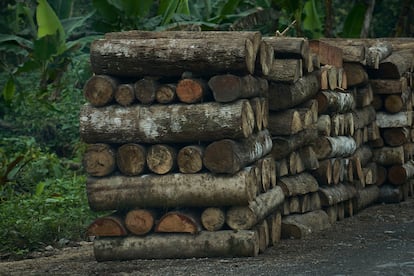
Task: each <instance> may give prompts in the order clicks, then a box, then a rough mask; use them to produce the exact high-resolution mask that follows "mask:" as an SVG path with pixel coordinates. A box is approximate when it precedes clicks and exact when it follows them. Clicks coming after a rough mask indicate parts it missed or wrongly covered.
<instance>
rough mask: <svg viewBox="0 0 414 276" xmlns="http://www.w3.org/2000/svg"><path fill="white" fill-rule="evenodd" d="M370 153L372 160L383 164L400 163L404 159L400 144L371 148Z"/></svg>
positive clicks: (402, 162)
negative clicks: (397, 145)
mask: <svg viewBox="0 0 414 276" xmlns="http://www.w3.org/2000/svg"><path fill="white" fill-rule="evenodd" d="M372 153H373V157H372V160H373V161H374V162H377V163H378V164H380V165H384V166H391V165H402V164H404V161H405V159H404V148H403V147H402V146H399V147H382V148H378V149H373V151H372Z"/></svg>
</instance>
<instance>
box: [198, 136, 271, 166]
mask: <svg viewBox="0 0 414 276" xmlns="http://www.w3.org/2000/svg"><path fill="white" fill-rule="evenodd" d="M271 150H272V139H271V137H270V134H269V131H268V130H263V131H260V132H258V133H255V134H253V135H251V136H250V137H249V138H246V139H241V140H237V141H236V140H230V139H224V140H219V141H216V142H213V143H211V144H209V145H208V146H207V147H206V150H205V152H204V157H203V163H204V166H205V167H206V168H207V169H208V170H210V171H211V172H215V173H229V174H234V173H236V172H238V171H239V170H241V169H242V168H243V167H245V166H247V165H249V164H251V163H253V162H255V161H257V160H258V159H260V158H262V157H263V156H265V155H267V154H268V153H270V151H271Z"/></svg>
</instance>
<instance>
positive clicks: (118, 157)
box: [80, 31, 284, 261]
mask: <svg viewBox="0 0 414 276" xmlns="http://www.w3.org/2000/svg"><path fill="white" fill-rule="evenodd" d="M260 43H261V35H260V33H256V32H244V33H241V32H220V33H216V32H208V33H198V32H161V33H152V32H140V31H132V32H123V33H109V34H107V35H106V36H105V38H103V39H100V40H97V41H95V42H94V43H93V44H92V47H91V64H92V68H93V71H94V73H95V75H94V76H92V77H91V79H90V80H89V81H88V82H87V84H86V85H85V89H84V92H85V93H84V94H85V97H86V99H87V100H88V104H86V105H85V106H84V107H83V108H82V110H81V115H80V132H81V138H82V139H83V140H84V141H85V142H86V143H88V144H89V148H88V150H87V151H86V153H85V155H84V167H85V169H86V171H87V173H88V174H89V178H88V181H87V187H86V189H87V195H88V200H89V205H90V207H91V209H93V210H96V211H109V212H113V213H111V214H110V215H108V216H103V217H100V218H98V219H96V220H95V221H94V222H93V223H92V224H91V225H90V226H89V228H88V233H89V235H93V236H98V237H99V238H97V239H95V241H94V251H95V257H96V259H97V260H99V261H104V260H114V259H118V260H125V259H136V258H183V257H213V256H220V257H225V256H255V255H257V254H258V253H259V252H262V251H264V250H265V249H266V248H267V247H268V246H269V245H272V244H274V243H276V242H278V241H279V239H280V228H281V214H280V211H279V208H280V206H282V204H283V201H284V193H283V191H282V188H281V187H280V186H277V185H276V175H275V173H276V169H275V163H274V160H273V158H272V157H271V156H270V155H269V154H270V152H271V150H272V139H271V135H270V133H269V130H268V123H269V122H268V121H269V115H268V80H266V79H265V78H263V76H265V74H260V77H259V75H258V74H256V73H257V72H256V70H255V66H256V63H258V64H260V62H259V61H256V60H257V53H258V52H259V48H260ZM269 58H270V57H269ZM261 60H262V62H263V64H271V60H270V61H268V60H266V59H264V58H262V59H261ZM235 230H236V231H235Z"/></svg>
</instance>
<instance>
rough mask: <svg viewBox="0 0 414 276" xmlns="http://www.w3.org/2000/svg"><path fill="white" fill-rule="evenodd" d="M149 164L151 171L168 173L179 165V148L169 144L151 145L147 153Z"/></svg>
mask: <svg viewBox="0 0 414 276" xmlns="http://www.w3.org/2000/svg"><path fill="white" fill-rule="evenodd" d="M147 165H148V168H149V169H150V171H151V172H153V173H156V174H167V173H170V172H172V171H174V169H175V168H176V166H177V149H175V148H174V147H172V146H169V145H163V144H156V145H152V146H150V148H149V149H148V153H147Z"/></svg>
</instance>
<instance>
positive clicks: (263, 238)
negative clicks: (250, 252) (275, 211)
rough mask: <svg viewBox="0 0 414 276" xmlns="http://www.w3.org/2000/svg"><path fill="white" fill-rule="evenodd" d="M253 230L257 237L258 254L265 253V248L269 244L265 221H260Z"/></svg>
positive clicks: (267, 228)
mask: <svg viewBox="0 0 414 276" xmlns="http://www.w3.org/2000/svg"><path fill="white" fill-rule="evenodd" d="M253 230H256V232H257V233H258V235H259V254H260V253H263V252H265V251H266V249H267V247H268V246H269V243H270V237H269V226H268V224H267V220H262V221H261V222H259V223H258V224H257V225H256V226H254V228H253Z"/></svg>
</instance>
